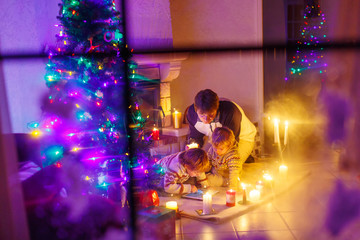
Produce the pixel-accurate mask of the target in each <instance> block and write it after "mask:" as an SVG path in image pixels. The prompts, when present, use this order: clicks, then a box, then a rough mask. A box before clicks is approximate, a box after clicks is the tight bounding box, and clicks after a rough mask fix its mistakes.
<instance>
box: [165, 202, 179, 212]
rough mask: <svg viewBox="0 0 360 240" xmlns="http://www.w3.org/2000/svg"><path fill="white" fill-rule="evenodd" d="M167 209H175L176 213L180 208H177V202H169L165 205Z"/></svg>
mask: <svg viewBox="0 0 360 240" xmlns="http://www.w3.org/2000/svg"><path fill="white" fill-rule="evenodd" d="M165 207H166V208H168V209H173V210H175V211H177V209H178V206H177V202H176V201H169V202H166V203H165Z"/></svg>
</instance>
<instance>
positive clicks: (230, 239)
mask: <svg viewBox="0 0 360 240" xmlns="http://www.w3.org/2000/svg"><path fill="white" fill-rule="evenodd" d="M183 237H184V240H237V239H238V237H237V235H236V232H228V233H223V232H213V233H202V234H184V236H183Z"/></svg>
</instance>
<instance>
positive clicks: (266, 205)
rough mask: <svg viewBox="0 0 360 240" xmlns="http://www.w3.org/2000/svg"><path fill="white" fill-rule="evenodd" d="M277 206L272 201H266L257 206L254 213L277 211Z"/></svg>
mask: <svg viewBox="0 0 360 240" xmlns="http://www.w3.org/2000/svg"><path fill="white" fill-rule="evenodd" d="M276 211H277V210H276V208H275V207H274V206H273V204H272V202H268V203H264V204H262V205H261V206H259V207H257V208H255V209H254V210H253V211H252V212H253V213H261V212H276Z"/></svg>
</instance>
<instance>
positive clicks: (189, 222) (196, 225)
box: [181, 218, 234, 234]
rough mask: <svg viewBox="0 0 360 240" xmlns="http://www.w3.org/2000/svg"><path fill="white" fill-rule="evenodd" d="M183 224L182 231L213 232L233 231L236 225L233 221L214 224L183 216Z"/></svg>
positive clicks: (185, 232) (186, 232) (184, 232)
mask: <svg viewBox="0 0 360 240" xmlns="http://www.w3.org/2000/svg"><path fill="white" fill-rule="evenodd" d="M181 225H182V233H183V234H188V233H212V232H221V233H223V232H233V231H234V227H233V224H232V223H231V222H225V223H222V224H212V223H205V222H200V221H197V220H193V219H189V218H182V219H181Z"/></svg>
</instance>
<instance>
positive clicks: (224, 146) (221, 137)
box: [211, 127, 235, 156]
mask: <svg viewBox="0 0 360 240" xmlns="http://www.w3.org/2000/svg"><path fill="white" fill-rule="evenodd" d="M211 144H212V146H213V148H214V150H215V151H216V153H217V154H218V155H220V156H221V155H223V154H225V153H226V152H227V151H228V150H229V149H230V148H231V147H232V146H233V145H234V144H235V135H234V133H233V131H231V129H229V128H227V127H218V128H215V130H214V132H213V134H212V136H211Z"/></svg>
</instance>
